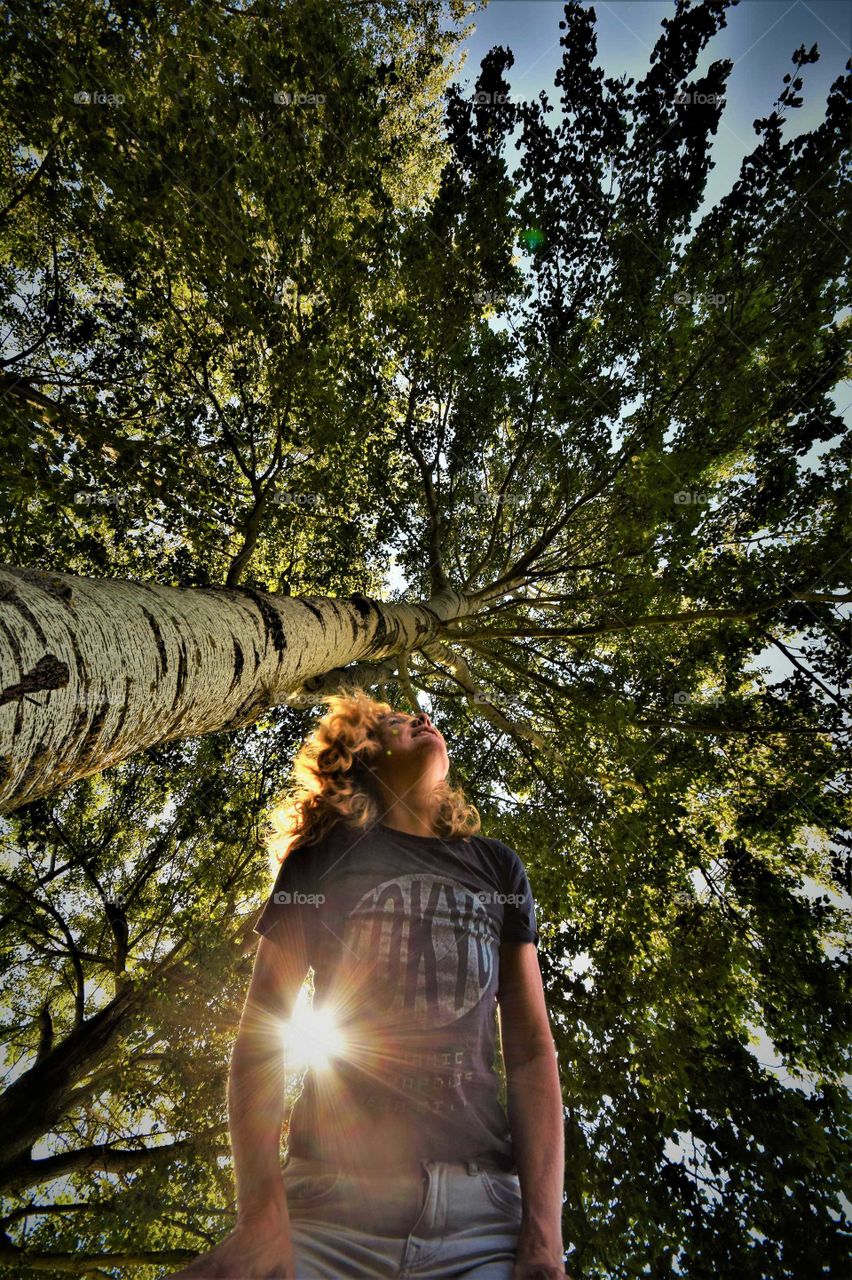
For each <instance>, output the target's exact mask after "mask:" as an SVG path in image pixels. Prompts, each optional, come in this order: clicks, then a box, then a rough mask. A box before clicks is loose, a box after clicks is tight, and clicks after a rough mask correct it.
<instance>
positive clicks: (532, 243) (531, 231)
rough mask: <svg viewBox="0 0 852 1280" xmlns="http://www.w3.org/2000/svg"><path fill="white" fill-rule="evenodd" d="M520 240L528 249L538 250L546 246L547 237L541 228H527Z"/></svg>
mask: <svg viewBox="0 0 852 1280" xmlns="http://www.w3.org/2000/svg"><path fill="white" fill-rule="evenodd" d="M520 238H521V240H522V241H523V243H524V244H525V245H526V247H527V248H528V249H538V248H540V246H541V245H543V244H544V241H545V238H546V237H545V234H544V232H543V231H542V230H541V228H540V227H527V229H526V230H525V231H522V232H521V235H520Z"/></svg>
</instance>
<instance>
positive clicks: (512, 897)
mask: <svg viewBox="0 0 852 1280" xmlns="http://www.w3.org/2000/svg"><path fill="white" fill-rule="evenodd" d="M499 844H500V847H501V849H502V852H503V856H504V859H505V866H504V871H503V879H504V883H505V885H506V888H505V889H504V893H505V894H506V901H505V903H504V904H503V929H502V931H501V934H500V941H501V942H534V943H535V945H536V946H538V944H539V933H538V928H537V925H536V917H535V903H534V902H533V895H532V889H531V888H530V882H529V879H528V878H527V873H526V868H525V867H524V864H523V863H522V862H521V859H520V858H519V857H518V855H517V853H515V850H514V849H510V848H509V846H508V845H507V844H503V842H502V840H501V841H499Z"/></svg>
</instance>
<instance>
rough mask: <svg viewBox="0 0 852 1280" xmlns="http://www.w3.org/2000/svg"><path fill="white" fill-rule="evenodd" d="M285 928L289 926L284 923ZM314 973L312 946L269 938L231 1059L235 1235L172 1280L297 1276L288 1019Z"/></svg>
mask: <svg viewBox="0 0 852 1280" xmlns="http://www.w3.org/2000/svg"><path fill="white" fill-rule="evenodd" d="M278 927H279V928H280V929H283V928H284V926H283V925H279V926H278ZM307 970H308V963H307V959H306V958H305V954H304V948H303V947H302V946H301V945H299V944H298V939H296V938H294V937H292V936H289V935H288V937H287V938H286V940H285V939H280V940H279V941H276V942H273V941H270V940H269V939H267V938H265V937H264V938H261V940H260V944H259V946H258V949H257V955H256V957H255V965H254V971H253V973H252V979H251V985H250V987H249V992H248V995H247V997H246V1002H245V1007H244V1009H243V1014H242V1018H241V1020H240V1028H239V1031H238V1033H237V1039H236V1042H235V1044H234V1048H233V1052H232V1054H231V1069H230V1073H229V1076H228V1123H229V1127H230V1134H231V1151H232V1153H233V1158H234V1175H235V1178H236V1184H237V1222H236V1226H235V1228H234V1230H233V1231H232V1232H231V1233H230V1235H228V1236H226V1237H225V1239H224V1240H223V1241H222V1242H221V1243H220V1244H218V1245H216V1247H215V1248H214V1249H211V1250H210V1251H209V1252H208V1253H205V1254H203V1255H202V1256H201V1257H200V1258H196V1260H195V1261H194V1262H192V1263H190V1265H189V1266H188V1267H185V1268H184V1269H183V1270H182V1271H180V1272H177V1273H176V1274H175V1275H174V1276H172V1277H170V1280H216V1278H224V1277H231V1278H233V1277H234V1276H237V1275H238V1276H240V1277H243V1278H244V1280H254V1278H258V1280H260V1278H261V1277H262V1278H263V1280H271V1278H272V1277H275V1278H276V1280H289V1278H290V1277H293V1276H294V1275H295V1269H294V1265H293V1263H294V1260H293V1250H292V1243H291V1240H290V1218H289V1215H288V1213H287V1198H286V1195H285V1192H284V1183H283V1180H282V1177H281V1150H280V1143H281V1126H282V1124H283V1121H284V1047H283V1041H282V1036H281V1033H282V1029H283V1024H284V1021H285V1020H286V1019H287V1018H289V1017H290V1015H291V1014H292V1011H293V1005H294V1004H295V1001H296V997H297V996H298V993H299V989H300V987H301V985H302V983H303V982H304V979H305V974H306V973H307Z"/></svg>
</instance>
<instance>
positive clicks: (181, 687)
mask: <svg viewBox="0 0 852 1280" xmlns="http://www.w3.org/2000/svg"><path fill="white" fill-rule="evenodd" d="M475 608H476V605H475V604H474V603H473V602H472V601H471V600H470V599H469V598H468V597H466V596H463V595H461V594H460V593H459V592H457V591H454V590H453V589H451V588H447V589H446V590H442V591H441V592H439V593H438V594H437V595H435V596H433V597H432V598H431V599H430V600H428V601H425V602H424V603H422V604H384V603H382V601H379V600H373V599H369V598H368V597H366V596H362V595H358V594H355V595H351V596H345V597H342V598H340V599H335V598H331V597H324V596H305V597H301V598H299V597H291V596H282V595H269V594H266V593H264V592H260V591H254V590H252V589H250V588H247V587H236V588H225V587H209V588H203V587H192V588H184V587H163V586H157V585H155V584H153V583H141V582H128V581H125V580H121V579H105V580H98V579H93V578H80V577H75V576H73V575H71V574H65V573H48V572H46V571H42V570H32V569H21V568H16V567H14V566H11V565H3V566H0V812H4V813H5V812H9V811H11V810H13V809H16V808H18V807H19V806H20V805H23V804H27V803H28V802H30V801H32V800H35V799H37V798H38V797H40V796H44V795H48V794H50V793H51V792H54V791H56V790H57V789H59V788H61V787H66V786H68V785H70V784H71V783H72V782H74V781H76V780H77V779H78V778H83V777H86V776H88V775H89V774H92V773H100V772H101V771H102V770H104V769H107V768H109V767H110V766H111V765H114V764H117V763H118V762H119V761H120V760H123V759H125V758H126V757H127V756H130V755H133V754H135V753H136V752H138V751H142V750H144V748H146V747H149V746H153V745H155V744H156V743H158V742H167V741H170V740H171V739H174V738H191V737H198V736H200V735H201V734H205V733H213V732H216V731H220V730H228V729H238V728H241V727H243V726H245V725H250V724H252V723H253V722H254V721H255V720H257V719H258V718H259V717H260V716H261V715H262V714H263V712H264V711H266V710H267V709H268V708H269V707H272V706H275V705H277V704H279V703H282V702H286V701H288V698H290V697H291V696H292V695H293V694H295V693H296V692H297V691H298V690H299V689H301V688H302V686H303V685H305V684H306V682H310V681H311V680H315V681H316V683H315V685H314V688H315V689H316V688H319V687H321V686H322V685H323V677H324V676H326V675H327V674H328V673H329V672H330V671H332V670H334V671H336V672H339V669H340V668H347V667H349V666H350V664H355V663H359V662H363V661H364V660H368V661H370V662H379V661H380V660H381V659H383V658H388V657H391V656H393V655H399V654H402V653H405V652H408V651H410V650H411V649H415V648H418V647H420V645H421V644H422V643H423V642H424V641H427V640H429V639H435V638H439V636H440V635H441V627H442V624H443V623H445V622H447V621H449V620H450V619H456V618H463V617H465V616H467V615H468V614H469V613H471V612H473V611H474V610H475ZM340 678H342V679H345V678H346V677H345V672H340ZM308 687H310V686H308ZM303 699H304V695H302V699H301V700H302V701H303Z"/></svg>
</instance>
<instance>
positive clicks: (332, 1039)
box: [282, 990, 344, 1071]
mask: <svg viewBox="0 0 852 1280" xmlns="http://www.w3.org/2000/svg"><path fill="white" fill-rule="evenodd" d="M304 996H305V992H304V990H303V991H302V992H301V994H300V996H299V999H298V1000H297V1001H296V1005H295V1007H294V1009H293V1016H292V1017H291V1018H290V1020H289V1022H285V1024H284V1027H283V1030H282V1041H283V1044H284V1054H285V1058H286V1062H287V1066H288V1068H292V1069H293V1070H296V1071H301V1070H303V1069H304V1068H305V1067H314V1068H315V1069H317V1070H323V1069H324V1068H326V1067H329V1066H330V1065H331V1060H332V1058H334V1057H336V1056H338V1055H339V1054H340V1053H342V1051H343V1045H344V1041H343V1036H342V1034H341V1032H340V1029H339V1028H338V1026H337V1023H336V1021H335V1018H334V1014H333V1013H332V1011H331V1010H330V1009H328V1008H324V1009H314V1008H311V1006H310V1005H309V1004H308V1003H307V1001H306V999H305V998H304Z"/></svg>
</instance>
